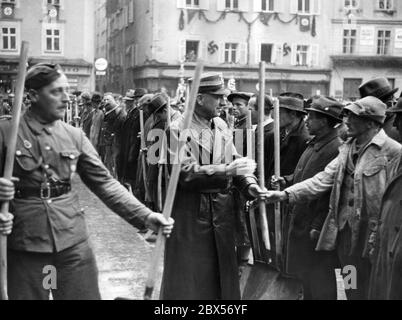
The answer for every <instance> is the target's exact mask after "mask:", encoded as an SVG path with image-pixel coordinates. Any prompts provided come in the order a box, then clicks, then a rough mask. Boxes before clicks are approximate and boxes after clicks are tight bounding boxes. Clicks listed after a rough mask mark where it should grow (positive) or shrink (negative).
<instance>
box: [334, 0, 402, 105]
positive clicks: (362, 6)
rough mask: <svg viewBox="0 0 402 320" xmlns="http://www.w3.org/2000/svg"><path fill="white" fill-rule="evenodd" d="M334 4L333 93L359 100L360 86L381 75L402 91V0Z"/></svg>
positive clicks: (344, 0) (340, 0)
mask: <svg viewBox="0 0 402 320" xmlns="http://www.w3.org/2000/svg"><path fill="white" fill-rule="evenodd" d="M334 3H335V6H334V8H333V13H332V19H331V23H332V32H331V34H330V38H331V43H332V44H333V46H332V50H331V53H330V57H331V61H332V65H331V68H332V70H333V72H332V81H331V94H332V95H333V96H335V97H337V98H344V99H346V100H354V99H356V98H358V97H359V91H358V88H359V86H360V85H361V84H362V83H363V82H365V81H367V80H370V79H372V78H374V77H378V76H384V77H386V78H388V80H389V81H390V83H391V85H392V86H394V87H399V88H402V70H401V68H400V66H401V63H402V1H398V0H338V1H337V3H336V1H335V2H334ZM398 96H399V93H398Z"/></svg>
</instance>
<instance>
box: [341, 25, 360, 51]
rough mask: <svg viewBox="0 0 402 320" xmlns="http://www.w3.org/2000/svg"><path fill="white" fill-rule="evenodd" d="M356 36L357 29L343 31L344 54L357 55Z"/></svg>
mask: <svg viewBox="0 0 402 320" xmlns="http://www.w3.org/2000/svg"><path fill="white" fill-rule="evenodd" d="M356 34H357V32H356V30H355V29H346V30H343V53H345V54H353V53H356Z"/></svg>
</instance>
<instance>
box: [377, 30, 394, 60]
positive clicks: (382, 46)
mask: <svg viewBox="0 0 402 320" xmlns="http://www.w3.org/2000/svg"><path fill="white" fill-rule="evenodd" d="M390 49H391V31H390V30H378V38H377V54H379V55H388V54H390Z"/></svg>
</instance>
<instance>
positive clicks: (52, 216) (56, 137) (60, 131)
mask: <svg viewBox="0 0 402 320" xmlns="http://www.w3.org/2000/svg"><path fill="white" fill-rule="evenodd" d="M25 86H26V89H27V90H28V92H29V95H30V99H31V101H32V107H31V109H30V110H28V111H27V112H26V113H25V114H24V115H23V117H22V119H21V124H20V127H19V133H18V141H17V147H16V153H15V167H14V172H13V175H14V177H15V178H18V180H15V181H18V182H15V184H14V183H13V182H11V181H8V180H6V179H3V178H1V179H0V201H11V206H10V208H11V213H10V214H8V216H9V218H8V219H7V220H6V221H5V220H2V221H0V232H1V233H2V234H4V235H9V237H8V294H9V298H10V299H12V300H47V299H49V288H46V287H45V286H43V283H44V281H45V277H46V276H47V273H46V272H44V270H46V267H49V266H54V268H55V270H56V271H57V283H53V284H52V286H51V293H52V296H53V299H55V300H97V299H100V294H99V288H98V270H97V267H96V262H95V257H94V254H93V251H92V248H91V245H90V243H89V235H88V232H87V228H86V223H85V214H84V210H83V209H82V208H81V206H80V201H79V198H78V194H77V193H76V191H75V190H73V187H72V185H71V179H72V177H73V176H74V175H75V174H78V175H80V177H81V179H82V181H83V182H84V183H85V184H86V186H87V187H88V188H89V189H90V190H91V191H92V192H93V193H95V194H96V195H97V196H98V197H99V198H100V199H101V200H102V201H103V202H104V203H105V204H106V205H107V206H108V207H109V208H110V209H112V210H113V211H114V212H116V213H117V214H118V215H119V216H121V217H122V218H124V219H125V220H126V221H127V222H129V223H130V224H131V225H133V226H135V227H140V228H141V227H142V226H143V225H144V224H146V225H147V226H149V227H151V228H155V229H158V228H159V227H162V230H163V232H164V234H166V235H168V234H169V233H170V232H171V229H172V221H167V220H166V219H165V218H163V217H162V216H161V215H160V214H157V213H154V212H152V211H151V210H149V209H148V208H146V207H145V206H144V205H143V204H141V203H140V202H139V201H138V200H137V199H136V198H134V197H133V196H132V195H131V194H130V193H128V192H127V190H126V189H125V188H124V187H122V186H121V184H120V183H119V182H117V181H116V180H114V179H113V178H112V176H111V175H110V173H109V172H108V170H107V169H106V168H105V166H104V165H103V163H102V161H101V160H100V159H99V156H98V154H97V152H96V150H95V149H94V147H93V146H92V144H91V143H90V141H89V139H88V138H87V137H86V136H85V134H84V133H83V132H82V131H81V130H80V129H78V128H74V127H72V126H70V125H68V124H66V123H64V122H62V121H61V119H63V117H64V114H65V112H66V108H67V103H68V94H67V91H68V82H67V78H66V76H65V75H64V73H63V72H62V70H61V69H60V67H59V66H58V65H52V64H39V65H35V66H33V67H32V68H31V69H30V70H29V71H28V73H27V77H26V83H25ZM10 125H11V123H10V121H3V122H1V123H0V146H2V148H3V149H2V150H1V153H2V154H5V150H4V148H5V141H7V139H8V135H9V134H10ZM1 161H3V160H1ZM3 165H4V163H0V167H1V168H3ZM13 217H14V220H13Z"/></svg>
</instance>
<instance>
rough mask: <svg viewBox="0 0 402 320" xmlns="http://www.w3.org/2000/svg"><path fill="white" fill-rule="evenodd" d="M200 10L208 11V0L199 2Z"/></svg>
mask: <svg viewBox="0 0 402 320" xmlns="http://www.w3.org/2000/svg"><path fill="white" fill-rule="evenodd" d="M200 9H202V10H209V0H200Z"/></svg>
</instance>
